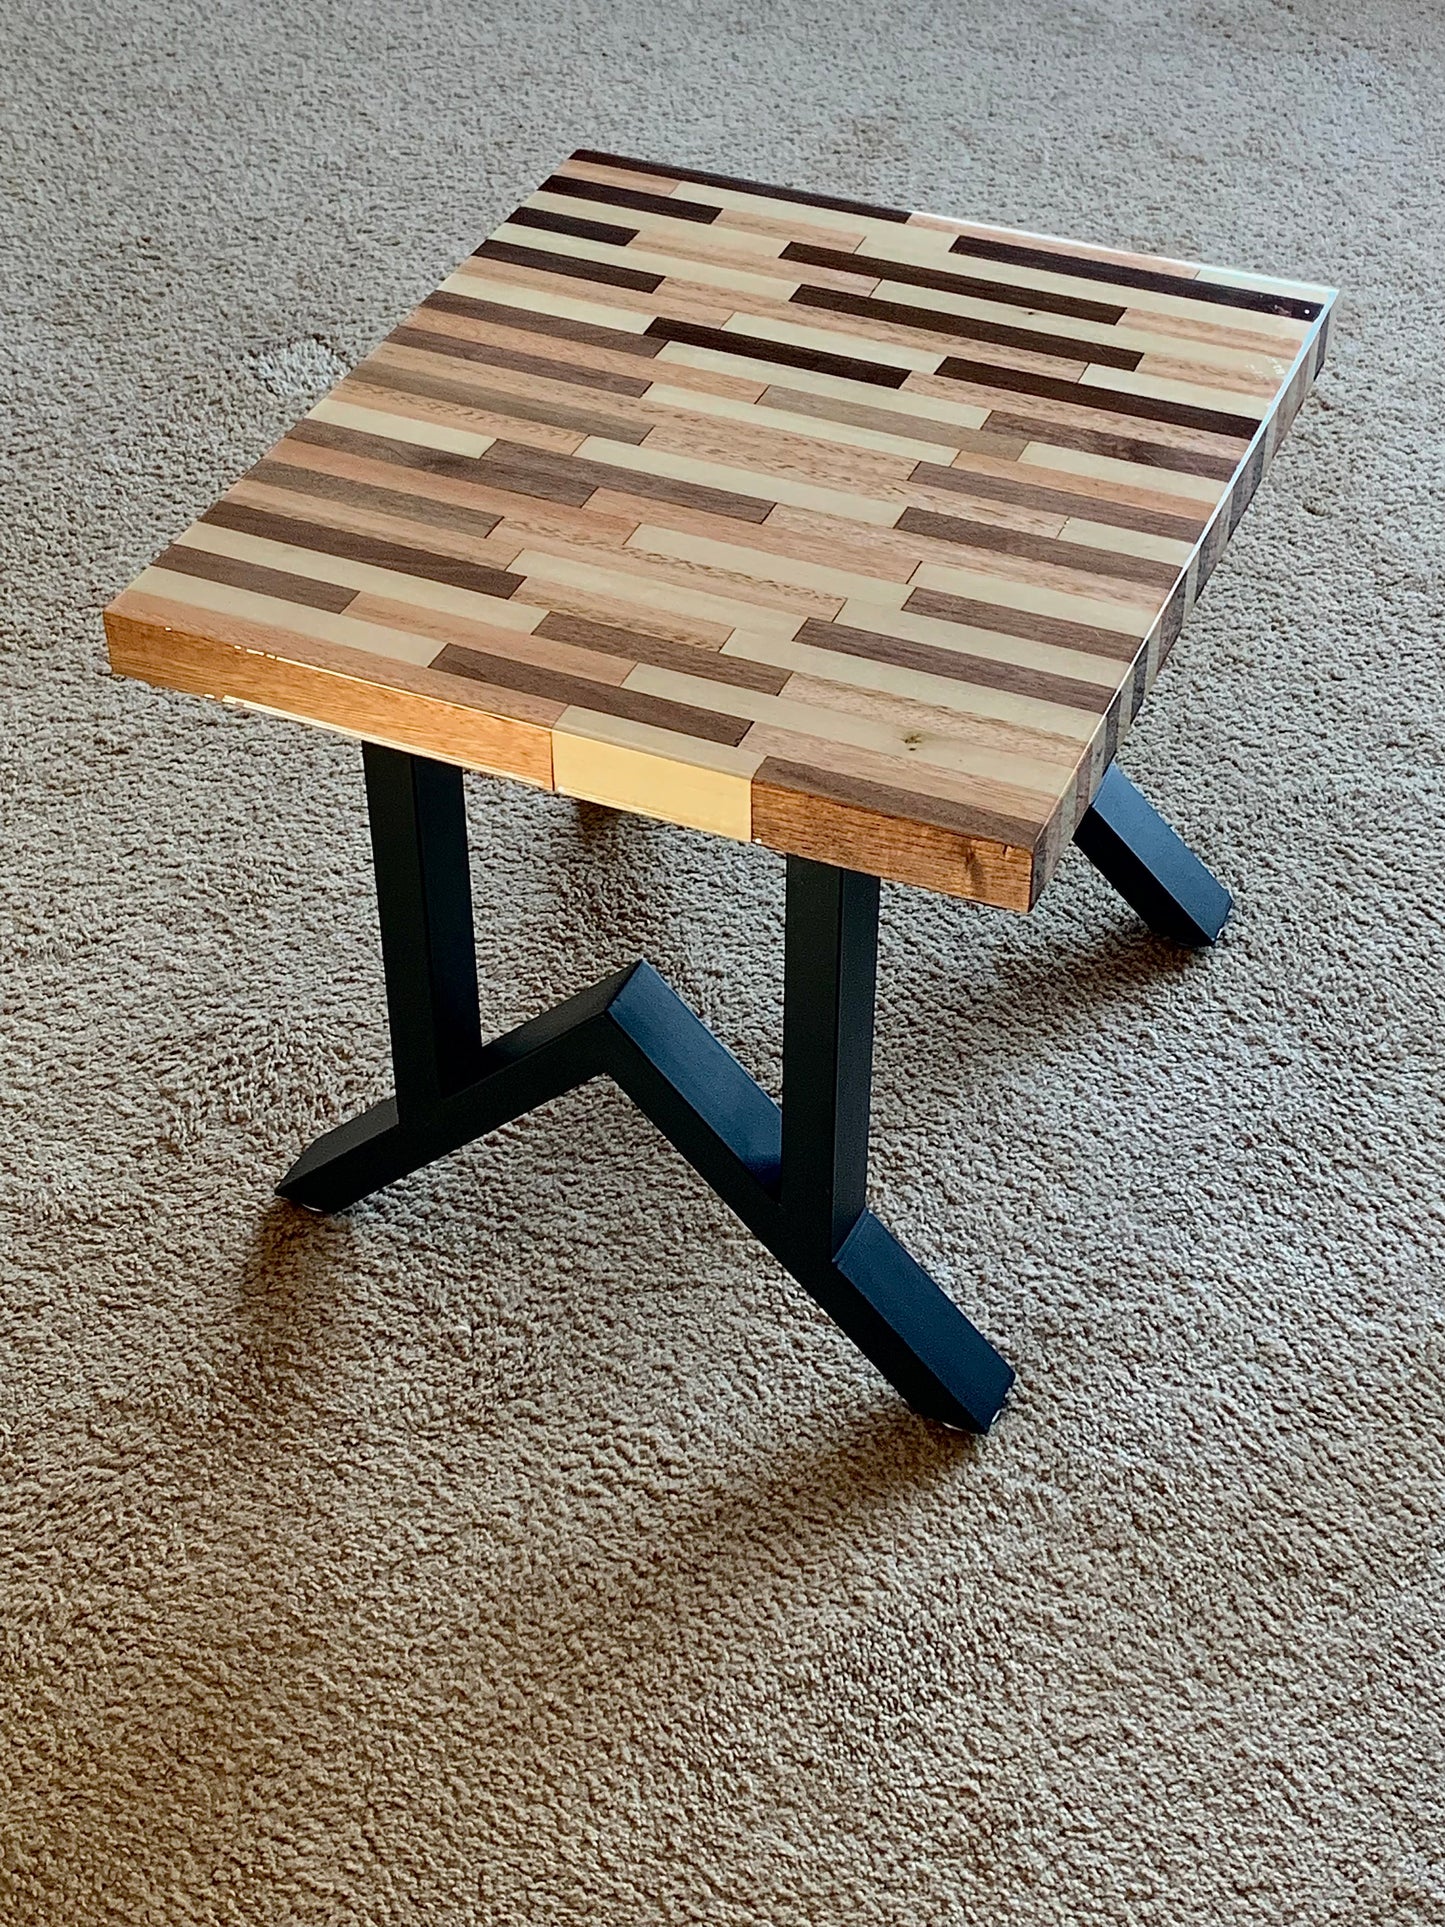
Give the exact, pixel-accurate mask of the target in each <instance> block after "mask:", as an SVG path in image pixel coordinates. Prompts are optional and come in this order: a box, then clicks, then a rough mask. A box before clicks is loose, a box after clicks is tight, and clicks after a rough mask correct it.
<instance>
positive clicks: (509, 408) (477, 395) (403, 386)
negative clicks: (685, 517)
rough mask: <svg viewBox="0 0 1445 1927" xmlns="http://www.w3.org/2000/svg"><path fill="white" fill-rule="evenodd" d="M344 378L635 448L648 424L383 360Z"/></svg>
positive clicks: (364, 385) (643, 435) (370, 362)
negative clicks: (621, 443) (563, 429)
mask: <svg viewBox="0 0 1445 1927" xmlns="http://www.w3.org/2000/svg"><path fill="white" fill-rule="evenodd" d="M347 380H348V381H350V382H358V383H360V384H361V386H362V387H365V388H377V389H381V390H390V391H391V392H393V393H395V394H398V395H420V396H421V397H423V399H425V400H427V401H445V402H452V403H454V404H455V405H456V406H457V407H459V408H479V409H482V410H483V411H484V412H485V413H487V414H489V415H510V416H512V417H513V418H514V419H515V420H517V421H527V422H542V423H544V424H546V425H547V426H548V427H550V428H570V429H572V430H573V431H574V432H575V433H576V434H578V435H602V436H605V437H606V439H607V440H608V441H612V442H632V443H634V444H636V443H638V442H641V441H643V440H644V439H645V438H646V436H647V434H648V432H649V430H650V429H651V427H652V423H651V422H650V421H643V422H636V421H624V420H623V418H622V416H620V415H604V414H602V413H601V412H600V411H599V410H597V409H591V408H572V407H569V406H568V405H567V404H566V403H565V402H560V401H539V400H538V399H537V398H536V397H535V396H534V395H518V394H513V393H512V391H511V390H510V389H505V388H487V387H485V386H484V385H483V384H482V382H481V381H480V379H476V380H468V379H466V378H465V377H459V378H458V379H457V380H455V381H450V380H448V379H447V377H446V376H445V375H432V374H423V373H422V372H421V371H420V370H419V369H415V368H399V367H397V366H395V365H394V364H393V363H391V362H389V361H380V362H379V361H364V362H362V364H361V366H360V367H359V368H355V369H353V370H352V372H351V374H350V375H349V376H348V377H347Z"/></svg>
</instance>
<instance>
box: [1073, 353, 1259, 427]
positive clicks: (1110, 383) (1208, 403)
mask: <svg viewBox="0 0 1445 1927" xmlns="http://www.w3.org/2000/svg"><path fill="white" fill-rule="evenodd" d="M1079 380H1080V381H1081V382H1083V383H1085V384H1087V385H1088V386H1090V387H1093V388H1108V389H1111V390H1112V391H1113V392H1114V393H1115V394H1119V395H1149V396H1152V397H1153V398H1154V399H1155V400H1157V401H1177V402H1183V403H1184V404H1185V405H1186V406H1189V407H1198V408H1217V409H1219V410H1221V411H1223V412H1227V413H1229V414H1234V415H1248V416H1251V417H1252V418H1253V419H1254V420H1255V421H1257V422H1258V421H1263V419H1264V417H1265V415H1266V414H1267V413H1268V412H1269V411H1268V406H1267V404H1266V403H1265V402H1264V401H1263V400H1262V399H1261V398H1260V396H1259V394H1258V393H1254V394H1249V393H1244V392H1241V391H1237V390H1234V389H1231V390H1229V391H1227V392H1224V393H1220V392H1219V391H1217V390H1215V389H1212V388H1203V387H1200V385H1199V384H1198V383H1197V382H1188V381H1171V380H1166V379H1165V378H1164V377H1162V376H1160V375H1151V374H1146V373H1145V372H1144V370H1143V369H1142V368H1140V369H1138V370H1136V371H1135V372H1134V373H1132V374H1131V373H1130V372H1129V371H1128V370H1127V369H1124V368H1095V367H1089V368H1086V369H1085V370H1084V372H1083V374H1082V375H1080V377H1079Z"/></svg>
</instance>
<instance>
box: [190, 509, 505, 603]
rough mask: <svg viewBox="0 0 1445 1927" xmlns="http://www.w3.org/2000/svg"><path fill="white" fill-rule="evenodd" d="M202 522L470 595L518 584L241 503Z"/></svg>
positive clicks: (476, 565)
mask: <svg viewBox="0 0 1445 1927" xmlns="http://www.w3.org/2000/svg"><path fill="white" fill-rule="evenodd" d="M201 520H202V521H203V522H210V523H212V524H214V525H215V527H217V528H222V529H235V530H237V531H238V532H240V533H241V534H244V535H257V536H262V537H264V539H265V540H266V541H268V542H284V543H286V544H287V545H288V546H289V547H291V548H293V549H309V550H311V551H312V552H313V553H315V554H317V555H335V556H340V557H341V558H342V559H343V560H345V561H347V562H365V563H367V564H368V565H369V566H370V567H371V568H374V569H387V570H389V571H392V572H394V573H395V574H397V575H415V576H421V577H423V578H424V579H425V580H426V581H428V582H445V583H447V584H448V585H449V586H450V587H451V588H453V589H470V590H471V591H472V592H473V593H474V594H475V595H486V596H498V597H501V598H503V599H505V598H506V597H508V596H511V595H513V594H514V593H515V592H516V590H517V589H519V588H520V587H521V585H522V578H521V576H519V575H509V574H508V573H507V571H506V570H505V569H493V568H487V567H486V566H485V565H484V564H482V563H480V562H460V561H458V560H457V558H456V557H455V556H454V555H436V554H433V553H432V551H430V550H429V549H414V548H412V547H410V546H409V545H408V544H407V543H404V542H384V541H382V540H381V538H380V537H379V536H374V535H361V534H358V533H357V532H355V531H354V530H351V529H333V528H327V527H325V526H324V525H323V524H322V523H320V522H306V521H302V520H300V519H297V520H295V521H293V520H292V518H291V517H290V516H288V515H273V514H272V513H271V512H270V511H269V510H268V509H253V508H247V507H246V506H245V504H244V503H241V502H217V504H216V506H215V507H214V508H211V509H207V510H206V512H205V514H204V515H203V516H202V517H201Z"/></svg>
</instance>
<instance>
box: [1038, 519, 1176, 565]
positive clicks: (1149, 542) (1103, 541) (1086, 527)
mask: <svg viewBox="0 0 1445 1927" xmlns="http://www.w3.org/2000/svg"><path fill="white" fill-rule="evenodd" d="M1059 533H1060V534H1061V535H1062V537H1063V539H1064V540H1065V541H1066V542H1082V543H1084V544H1085V545H1086V546H1087V547H1090V548H1096V549H1113V550H1114V551H1115V552H1116V553H1117V554H1119V555H1141V556H1146V557H1149V558H1150V559H1152V560H1153V561H1156V562H1169V563H1173V565H1174V566H1175V567H1176V568H1180V569H1182V568H1186V567H1187V566H1188V563H1189V558H1190V556H1191V555H1193V553H1194V549H1195V546H1196V545H1195V544H1194V543H1192V542H1180V541H1176V540H1174V538H1173V537H1172V536H1168V535H1148V534H1145V533H1142V532H1141V531H1140V530H1138V529H1116V528H1113V527H1111V526H1110V525H1109V524H1108V523H1107V522H1086V521H1082V520H1070V521H1068V522H1065V524H1064V526H1063V528H1062V529H1061V530H1060V531H1059Z"/></svg>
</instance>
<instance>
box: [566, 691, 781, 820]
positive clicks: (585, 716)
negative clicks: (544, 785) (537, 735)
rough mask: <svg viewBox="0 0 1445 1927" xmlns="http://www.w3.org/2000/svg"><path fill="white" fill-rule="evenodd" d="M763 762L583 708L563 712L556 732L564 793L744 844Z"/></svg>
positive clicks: (749, 754) (753, 754)
mask: <svg viewBox="0 0 1445 1927" xmlns="http://www.w3.org/2000/svg"><path fill="white" fill-rule="evenodd" d="M761 761H762V757H761V756H760V755H759V754H757V753H756V752H753V751H748V750H741V749H731V748H729V747H728V745H727V744H725V743H702V742H698V741H696V740H695V739H693V738H691V737H687V736H678V735H674V734H672V733H671V732H669V731H667V730H661V729H655V728H653V727H651V726H650V725H649V724H646V723H635V722H632V721H630V720H628V719H627V718H625V717H622V716H607V715H603V714H602V713H601V712H599V711H595V710H586V709H582V708H579V707H571V708H568V709H565V710H563V712H562V714H561V716H560V717H559V718H558V721H557V724H556V726H555V727H554V729H553V732H552V766H553V773H554V783H555V787H556V789H557V790H558V792H559V793H560V794H562V795H564V796H575V797H577V798H578V799H579V801H582V802H585V803H602V804H605V805H606V806H607V807H608V808H609V809H614V810H629V811H632V812H634V813H636V814H637V815H640V816H653V817H657V818H658V819H659V820H660V821H662V822H664V823H680V824H681V825H683V827H684V828H686V829H693V830H706V831H708V832H710V833H711V834H712V835H714V836H727V837H732V838H733V839H734V840H735V841H737V842H740V843H746V842H748V841H749V840H750V839H751V837H752V778H753V776H754V774H755V773H756V771H757V768H758V765H759V764H760V763H761Z"/></svg>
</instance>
